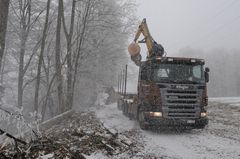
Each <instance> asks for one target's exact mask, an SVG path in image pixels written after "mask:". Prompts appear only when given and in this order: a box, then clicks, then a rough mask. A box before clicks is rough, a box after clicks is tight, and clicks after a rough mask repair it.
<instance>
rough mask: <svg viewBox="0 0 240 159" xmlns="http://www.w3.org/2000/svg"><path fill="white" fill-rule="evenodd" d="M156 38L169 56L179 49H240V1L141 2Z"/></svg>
mask: <svg viewBox="0 0 240 159" xmlns="http://www.w3.org/2000/svg"><path fill="white" fill-rule="evenodd" d="M137 2H138V5H139V6H138V13H137V14H138V16H139V18H140V19H143V18H147V23H148V25H149V28H150V32H151V34H152V36H153V38H154V39H155V40H156V41H157V42H158V43H161V44H162V45H163V46H164V47H165V50H166V51H167V52H168V54H169V55H174V54H176V53H177V52H178V51H179V49H181V48H185V47H192V48H203V49H211V48H223V47H224V48H227V49H232V48H240V45H239V44H240V0H137Z"/></svg>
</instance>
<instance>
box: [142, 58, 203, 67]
mask: <svg viewBox="0 0 240 159" xmlns="http://www.w3.org/2000/svg"><path fill="white" fill-rule="evenodd" d="M151 61H152V62H158V61H159V62H164V63H165V62H166V63H188V64H195V63H196V64H201V65H204V64H205V60H204V59H199V58H186V57H160V56H159V57H154V58H149V59H147V60H146V61H143V62H144V63H148V62H151Z"/></svg>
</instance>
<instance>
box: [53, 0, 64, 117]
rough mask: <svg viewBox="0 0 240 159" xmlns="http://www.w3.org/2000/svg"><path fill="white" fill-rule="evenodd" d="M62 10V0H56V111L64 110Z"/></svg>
mask: <svg viewBox="0 0 240 159" xmlns="http://www.w3.org/2000/svg"><path fill="white" fill-rule="evenodd" d="M62 12H63V0H59V1H58V17H57V32H56V46H55V47H56V48H55V60H56V76H57V92H58V113H59V114H60V113H62V112H63V111H64V95H63V79H62V64H61V25H62V14H63V13H62Z"/></svg>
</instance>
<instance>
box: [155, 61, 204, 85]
mask: <svg viewBox="0 0 240 159" xmlns="http://www.w3.org/2000/svg"><path fill="white" fill-rule="evenodd" d="M153 79H154V81H156V82H168V83H169V82H174V83H204V74H203V66H202V65H199V64H197V65H192V64H191V65H190V64H160V65H157V66H155V67H154V72H153Z"/></svg>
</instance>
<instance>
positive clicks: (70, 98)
mask: <svg viewBox="0 0 240 159" xmlns="http://www.w3.org/2000/svg"><path fill="white" fill-rule="evenodd" d="M75 8H76V0H72V13H71V24H70V30H69V33H68V31H67V28H66V24H65V17H64V14H63V15H62V20H63V26H64V32H65V37H66V41H67V99H66V109H67V110H69V109H71V108H72V105H73V96H72V89H73V87H72V86H73V66H72V37H73V31H74V21H75ZM63 13H64V12H63Z"/></svg>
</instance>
